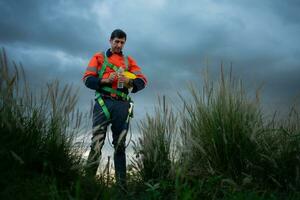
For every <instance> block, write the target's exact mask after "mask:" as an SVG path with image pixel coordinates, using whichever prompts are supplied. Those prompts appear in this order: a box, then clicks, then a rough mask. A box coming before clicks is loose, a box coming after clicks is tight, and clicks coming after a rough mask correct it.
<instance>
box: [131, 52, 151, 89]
mask: <svg viewBox="0 0 300 200" xmlns="http://www.w3.org/2000/svg"><path fill="white" fill-rule="evenodd" d="M128 64H129V72H131V73H133V74H135V75H136V77H137V78H136V79H134V80H133V89H132V91H131V92H132V93H136V92H138V91H140V90H142V89H144V88H145V86H146V85H147V78H146V76H145V75H144V74H143V73H142V71H141V68H140V67H139V66H138V65H137V64H136V62H135V60H133V58H131V57H129V56H128Z"/></svg>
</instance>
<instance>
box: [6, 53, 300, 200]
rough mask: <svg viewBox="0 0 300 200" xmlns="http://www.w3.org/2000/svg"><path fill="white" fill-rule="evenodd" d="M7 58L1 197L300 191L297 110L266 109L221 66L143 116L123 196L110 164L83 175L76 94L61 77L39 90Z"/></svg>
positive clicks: (256, 195)
mask: <svg viewBox="0 0 300 200" xmlns="http://www.w3.org/2000/svg"><path fill="white" fill-rule="evenodd" d="M0 58H1V59H0V64H1V68H0V132H1V134H0V158H1V164H0V188H1V190H0V199H78V200H79V199H145V200H146V199H147V200H150V199H153V200H154V199H155V200H156V199H164V200H165V199H178V200H182V199H183V200H192V199H235V200H238V199H259V200H262V199H270V200H277V199H299V198H300V193H299V192H298V191H300V171H299V170H300V157H299V152H300V141H299V140H300V129H299V126H300V118H299V110H298V107H297V106H293V107H292V109H291V111H290V113H289V115H288V116H287V117H285V118H283V117H281V116H276V115H274V117H272V118H271V117H268V116H265V115H264V113H263V112H262V110H263V109H262V106H261V104H260V101H259V92H257V93H256V94H255V95H253V97H252V96H250V95H249V94H248V93H247V92H246V90H245V88H244V86H243V83H242V81H241V80H239V79H237V78H234V77H233V76H232V74H231V73H229V74H227V73H225V72H223V68H221V72H220V77H219V79H218V80H216V81H212V79H211V78H210V77H209V76H208V75H205V76H204V79H203V80H204V81H203V87H202V88H200V89H199V86H196V85H194V86H193V85H191V86H190V87H189V88H188V89H189V91H190V96H180V95H179V100H181V101H180V105H172V104H171V103H169V101H168V97H165V96H163V97H162V98H159V100H158V103H157V104H156V107H155V110H154V114H153V115H149V114H147V115H146V117H145V119H143V120H142V121H141V122H140V123H139V131H140V137H139V139H138V140H137V141H135V144H134V152H135V155H134V157H133V158H132V159H131V163H130V165H129V166H128V168H129V170H128V187H127V190H126V192H125V193H124V191H122V190H120V189H119V188H118V187H117V186H116V185H115V184H114V181H113V179H112V176H111V174H110V173H107V172H108V171H107V170H108V168H107V169H106V170H104V171H102V172H101V173H100V176H99V177H98V178H96V179H94V178H90V177H86V176H85V173H84V159H83V158H82V156H81V154H82V152H83V148H84V144H83V143H78V142H76V140H75V139H76V137H77V136H78V134H79V133H82V132H84V130H83V128H82V121H83V117H82V114H81V113H80V112H79V111H78V110H76V102H77V99H78V96H77V94H78V91H76V90H74V89H73V88H72V87H70V86H68V85H66V86H61V85H60V84H59V82H58V81H53V82H52V83H48V84H46V85H45V86H42V88H41V91H42V92H40V93H38V92H36V91H33V90H32V89H31V88H30V87H29V86H28V84H27V82H26V77H25V72H24V71H23V68H22V66H18V65H16V64H15V63H12V64H10V62H9V61H8V60H7V57H6V55H5V51H4V50H2V52H1V56H0ZM274 112H275V111H274Z"/></svg>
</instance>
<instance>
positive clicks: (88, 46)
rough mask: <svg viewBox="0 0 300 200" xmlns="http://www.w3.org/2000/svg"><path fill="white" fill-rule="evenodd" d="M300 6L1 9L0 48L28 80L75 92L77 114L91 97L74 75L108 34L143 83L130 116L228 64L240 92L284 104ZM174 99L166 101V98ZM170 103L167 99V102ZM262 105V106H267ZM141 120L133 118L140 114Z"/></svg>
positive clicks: (299, 52) (159, 0)
mask: <svg viewBox="0 0 300 200" xmlns="http://www.w3.org/2000/svg"><path fill="white" fill-rule="evenodd" d="M299 4H300V3H299V2H298V1H296V0H294V1H293V0H289V1H280V0H272V1H271V0H269V1H246V2H245V1H237V0H235V1H229V0H223V1H211V0H210V1H208V0H202V1H198V0H197V1H196V0H195V1H188V2H183V1H166V0H153V1H147V2H146V1H145V2H142V1H133V0H124V1H116V0H110V1H51V2H50V3H49V2H46V1H20V2H17V1H8V0H7V1H1V2H0V5H1V8H0V9H1V10H0V11H1V12H0V13H1V14H0V27H1V32H0V44H1V45H3V46H4V47H6V49H7V51H8V53H9V54H10V55H12V57H13V58H14V59H15V60H17V61H22V63H23V64H24V66H25V68H26V70H27V71H28V73H29V76H30V77H31V78H30V80H31V81H32V82H33V83H34V84H36V85H39V82H40V81H46V80H51V79H54V78H58V79H61V80H62V81H63V82H64V83H73V84H74V85H75V86H78V87H80V92H81V93H80V94H81V100H80V105H81V107H84V108H87V107H88V106H89V101H88V105H87V103H86V102H87V98H89V99H91V98H92V96H93V95H92V93H93V92H92V91H91V90H88V89H86V88H85V87H84V86H83V84H82V82H81V80H80V79H81V76H82V73H83V71H84V70H85V66H86V65H87V63H88V61H89V59H90V58H91V56H92V55H93V54H94V53H95V52H96V51H101V50H105V49H106V48H107V47H108V38H109V35H110V33H111V31H112V30H113V29H115V28H122V29H124V30H125V31H126V32H127V35H128V40H127V45H126V47H125V52H126V53H128V54H129V55H132V56H133V57H134V58H135V59H136V61H137V62H138V64H139V65H140V66H141V67H142V69H143V72H144V73H145V74H146V75H147V77H148V79H149V85H148V87H147V89H146V90H144V91H142V92H141V93H140V94H137V95H134V98H135V99H136V101H137V105H138V106H136V109H137V111H138V113H139V114H138V117H142V116H143V115H144V111H145V110H148V109H150V108H151V107H152V106H153V104H154V102H156V99H157V96H158V95H162V94H166V95H169V96H171V97H174V96H176V92H177V91H179V92H184V90H186V89H185V88H186V85H187V83H188V82H190V81H201V74H200V73H201V71H203V69H204V68H205V67H206V66H208V67H209V70H210V71H211V74H212V76H213V77H217V76H218V75H217V74H218V73H219V71H220V63H221V62H222V61H223V62H224V64H225V68H229V66H230V63H231V62H232V65H233V71H234V73H235V74H236V75H237V76H240V77H241V78H242V79H243V80H244V81H245V82H246V85H247V84H248V86H249V87H250V88H251V87H255V86H256V85H259V84H260V83H263V84H264V93H263V94H264V99H265V101H270V100H274V102H276V104H281V105H284V104H286V102H289V101H290V98H292V97H293V96H296V95H297V94H298V93H299V89H298V88H300V87H299V86H300V85H299V84H300V81H299V78H298V76H297V74H300V66H299V63H300V45H299V39H298V35H299V34H300V25H299V24H300V23H299V22H300V20H299V19H300V15H299V14H298V11H299V8H300V5H299ZM172 99H174V98H172ZM174 101H175V100H174ZM268 104H269V102H268ZM141 113H142V114H141Z"/></svg>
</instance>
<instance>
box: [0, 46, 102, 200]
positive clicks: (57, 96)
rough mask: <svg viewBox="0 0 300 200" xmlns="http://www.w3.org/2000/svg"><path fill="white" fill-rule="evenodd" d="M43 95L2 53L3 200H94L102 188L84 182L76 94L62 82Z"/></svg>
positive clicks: (45, 89)
mask: <svg viewBox="0 0 300 200" xmlns="http://www.w3.org/2000/svg"><path fill="white" fill-rule="evenodd" d="M45 75H46V74H45ZM41 89H42V91H41V92H38V91H33V90H32V89H31V88H30V87H29V85H28V83H27V81H26V77H25V72H24V71H23V68H22V66H20V65H17V64H15V63H12V64H11V63H10V62H9V61H8V59H7V56H6V54H5V51H4V50H2V52H1V55H0V132H1V134H0V158H1V165H0V188H1V192H0V198H1V199H67V197H69V198H71V197H72V198H73V197H74V198H76V199H85V198H87V199H91V198H92V197H95V196H96V195H97V194H98V193H99V189H100V187H98V186H97V184H96V183H93V180H88V179H86V178H85V177H84V176H83V171H82V161H83V160H82V158H81V154H82V152H81V150H82V149H81V145H79V146H78V145H77V146H75V145H74V140H73V139H74V138H75V137H76V134H77V133H78V130H80V129H79V128H80V120H81V114H80V113H79V112H78V111H76V109H75V105H76V102H77V98H78V96H77V93H76V91H74V89H72V87H70V86H68V85H66V86H64V87H61V86H60V85H59V82H58V81H54V82H52V83H49V84H47V85H45V86H44V87H43V88H41ZM85 184H88V185H89V186H86V185H85ZM95 187H97V190H96V188H95ZM88 191H91V192H93V193H91V194H89V193H88ZM95 191H97V192H95ZM82 194H86V195H85V197H84V198H83V197H81V195H82Z"/></svg>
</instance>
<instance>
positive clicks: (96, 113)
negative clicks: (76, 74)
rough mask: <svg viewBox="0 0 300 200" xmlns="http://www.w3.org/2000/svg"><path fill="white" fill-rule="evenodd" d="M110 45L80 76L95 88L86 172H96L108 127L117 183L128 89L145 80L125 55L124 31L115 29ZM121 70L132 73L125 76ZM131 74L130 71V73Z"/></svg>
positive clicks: (122, 173)
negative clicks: (91, 133)
mask: <svg viewBox="0 0 300 200" xmlns="http://www.w3.org/2000/svg"><path fill="white" fill-rule="evenodd" d="M109 42H110V45H111V47H110V49H108V50H107V51H106V52H103V53H96V54H95V55H94V56H93V57H92V58H91V60H90V62H89V64H88V67H87V69H86V71H85V74H84V76H83V81H84V84H85V85H86V87H88V88H90V89H93V90H95V91H96V99H95V100H96V102H95V105H94V110H93V137H92V144H91V151H90V154H89V156H88V160H87V174H89V175H93V176H94V175H96V172H97V169H98V165H99V161H100V157H101V149H102V147H103V145H104V140H105V136H106V131H107V127H108V125H109V124H111V125H112V126H111V130H112V134H113V142H112V143H113V145H114V148H115V152H114V165H115V176H116V181H117V183H118V184H125V183H126V155H125V141H126V139H125V138H126V133H127V131H126V130H127V129H128V118H129V115H130V113H129V109H130V106H131V104H130V102H131V100H130V97H129V96H128V93H129V89H130V90H131V92H132V93H136V92H138V91H140V90H142V89H143V88H144V87H145V86H146V83H147V79H146V77H145V76H144V75H143V74H142V72H141V68H140V67H139V66H138V65H137V64H136V62H135V61H134V60H133V58H132V57H129V56H128V57H127V56H124V54H123V51H122V49H123V47H124V45H125V42H126V33H125V32H124V31H122V30H120V29H117V30H114V31H113V32H112V33H111V37H110V40H109ZM123 71H125V72H126V71H128V72H131V73H133V77H132V76H131V78H128V77H127V76H125V75H124V73H123ZM131 75H132V74H131Z"/></svg>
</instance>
